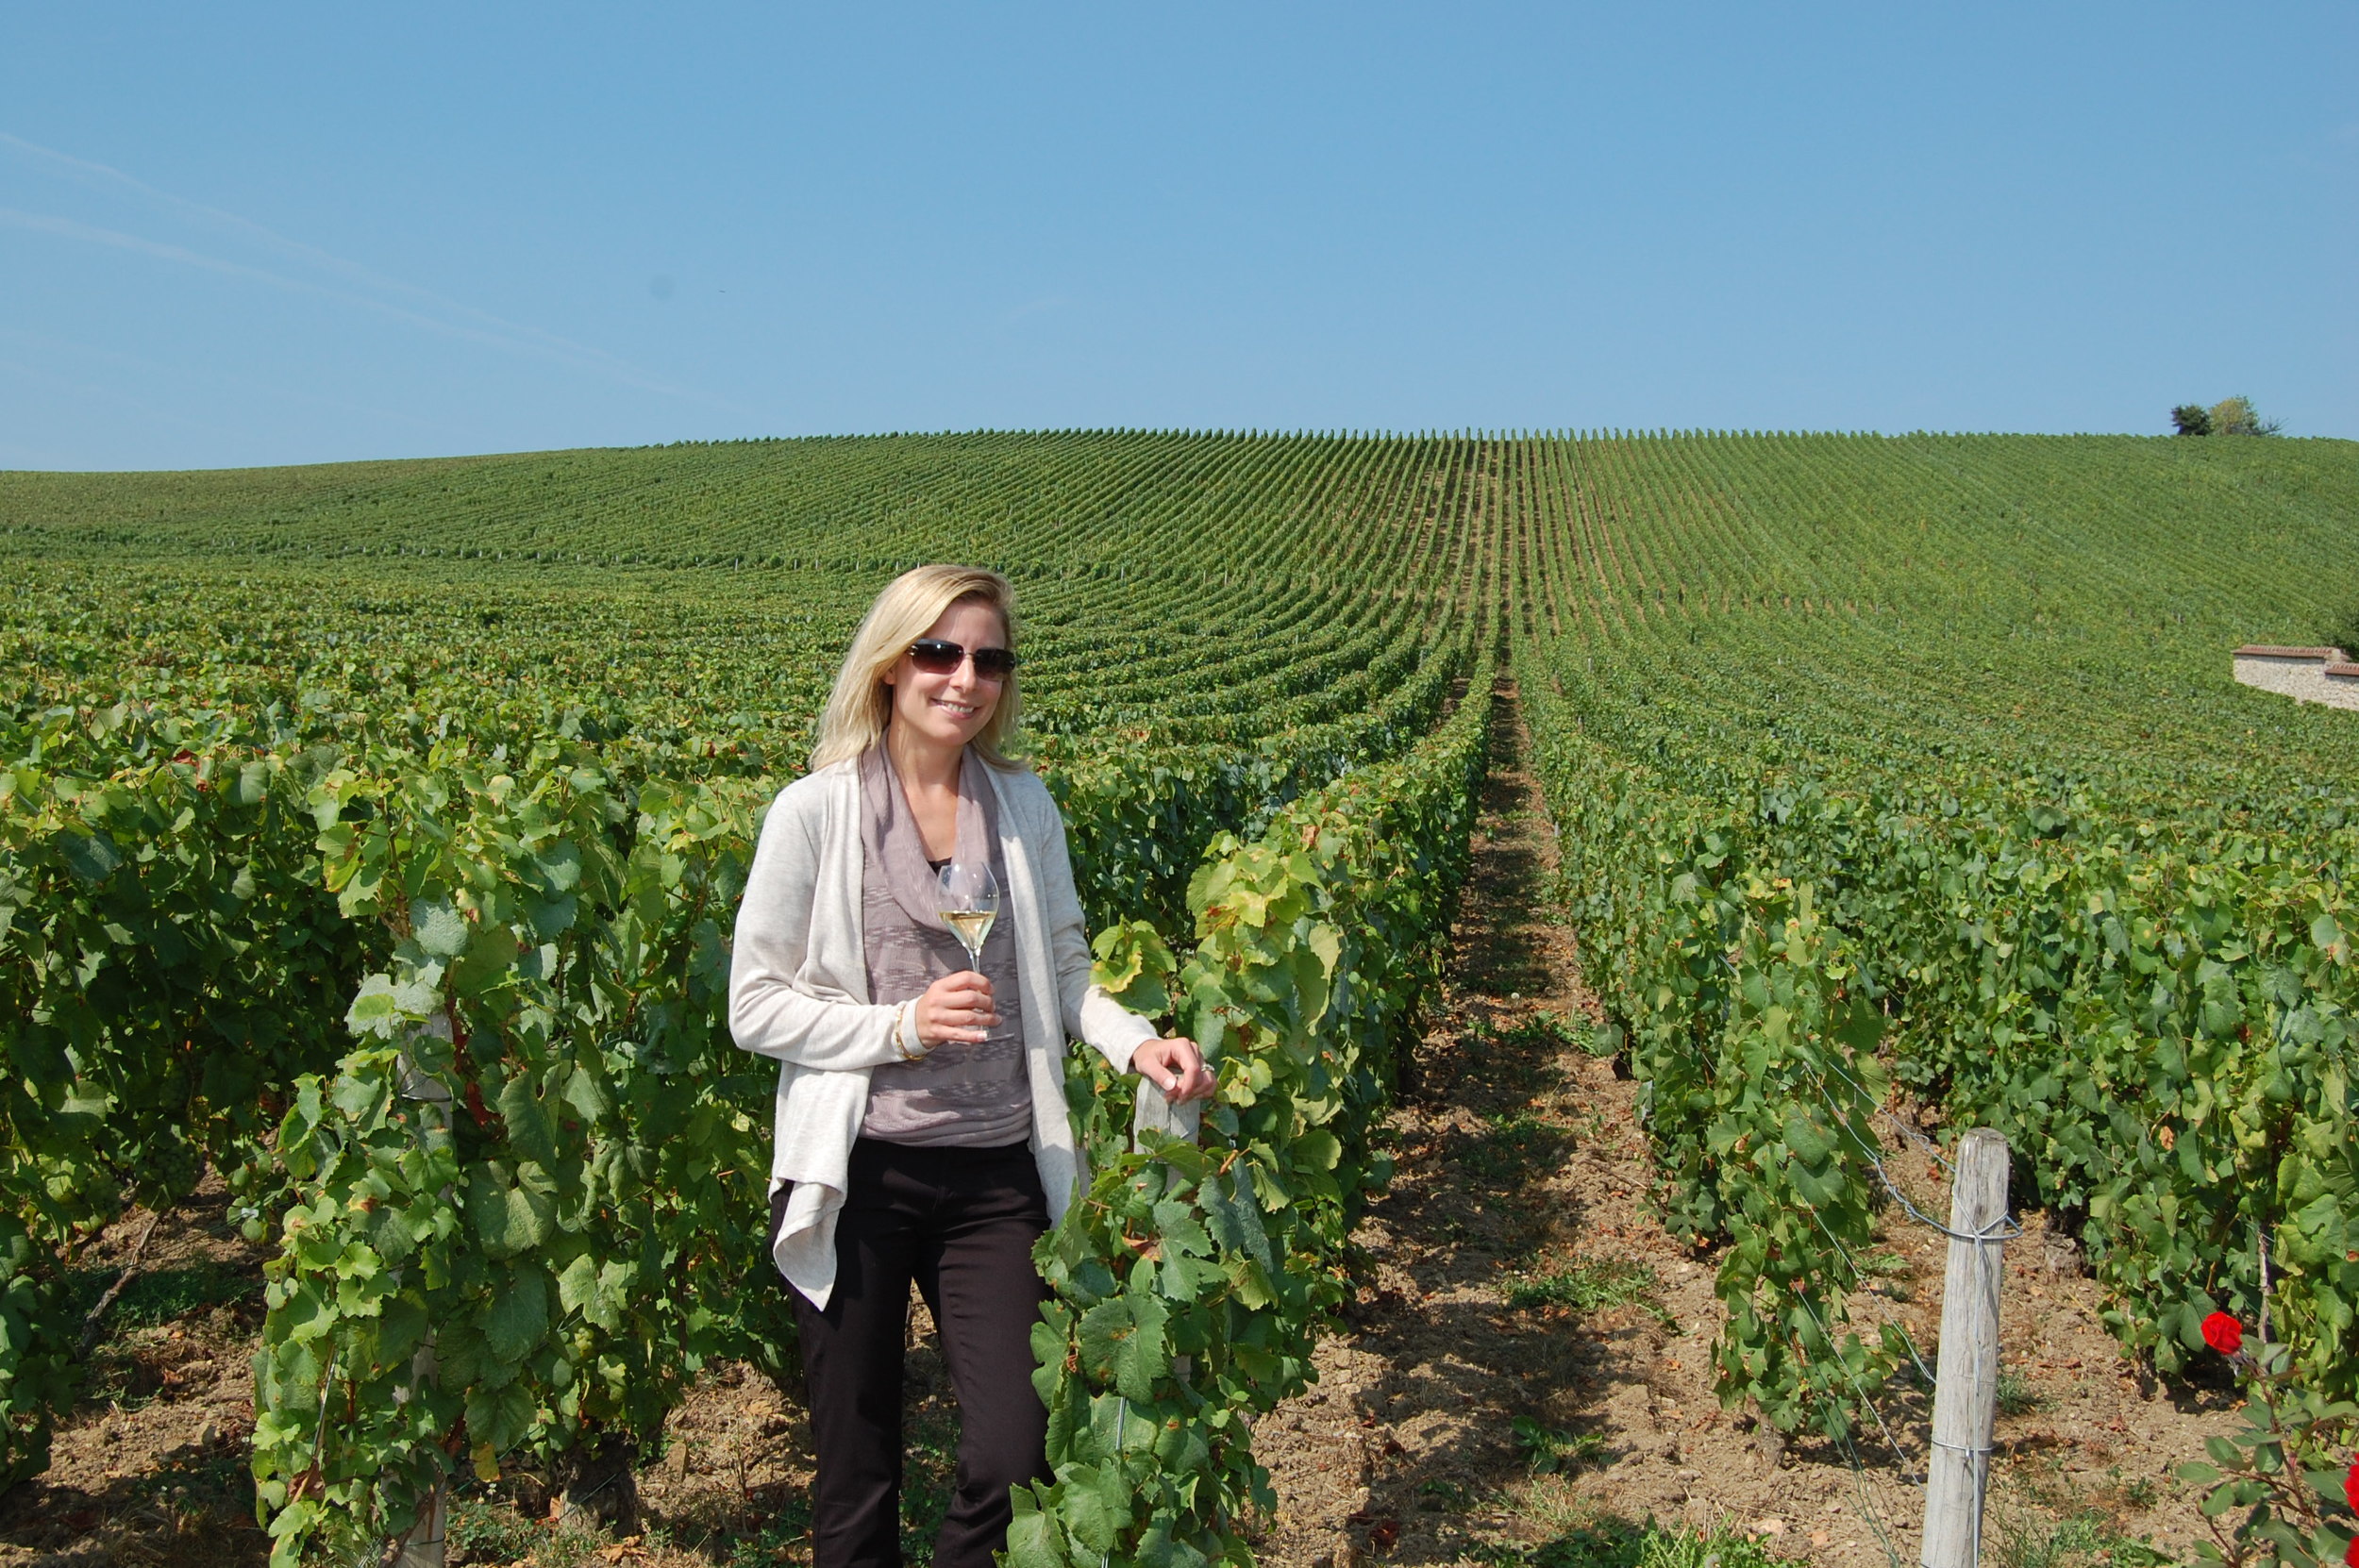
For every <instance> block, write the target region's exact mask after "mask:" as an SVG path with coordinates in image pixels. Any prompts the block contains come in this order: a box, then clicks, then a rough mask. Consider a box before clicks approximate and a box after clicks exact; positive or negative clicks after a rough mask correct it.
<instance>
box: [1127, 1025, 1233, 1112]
mask: <svg viewBox="0 0 2359 1568" xmlns="http://www.w3.org/2000/svg"><path fill="white" fill-rule="evenodd" d="M1130 1070H1131V1071H1132V1072H1134V1073H1136V1074H1138V1075H1140V1076H1142V1077H1144V1078H1146V1081H1147V1082H1149V1083H1151V1084H1153V1085H1154V1086H1155V1087H1156V1088H1158V1089H1160V1090H1162V1091H1163V1098H1165V1099H1167V1100H1169V1101H1171V1102H1172V1103H1173V1104H1174V1105H1178V1104H1180V1102H1182V1101H1185V1100H1200V1099H1203V1098H1204V1097H1205V1096H1207V1095H1209V1094H1210V1093H1212V1092H1213V1075H1212V1074H1211V1072H1209V1071H1208V1070H1207V1069H1206V1068H1205V1066H1204V1054H1203V1053H1202V1052H1201V1051H1198V1050H1197V1049H1196V1042H1195V1041H1193V1040H1150V1041H1148V1042H1147V1043H1146V1044H1144V1045H1142V1046H1140V1047H1139V1048H1138V1049H1137V1050H1136V1051H1133V1052H1132V1053H1131V1054H1130Z"/></svg>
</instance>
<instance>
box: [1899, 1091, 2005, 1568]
mask: <svg viewBox="0 0 2359 1568" xmlns="http://www.w3.org/2000/svg"><path fill="white" fill-rule="evenodd" d="M2006 1217H2007V1141H2006V1140H2005V1139H2004V1138H2002V1137H2000V1136H1999V1134H1998V1133H1996V1132H1993V1131H1992V1130H1991V1129H1990V1128H1988V1127H1976V1128H1975V1129H1974V1130H1973V1131H1972V1132H1969V1133H1967V1134H1966V1136H1965V1137H1964V1138H1963V1139H1961V1140H1959V1143H1958V1162H1957V1174H1956V1176H1955V1178H1954V1180H1953V1182H1952V1184H1951V1186H1950V1189H1949V1228H1950V1229H1951V1230H1952V1231H1954V1232H1956V1234H1955V1235H1952V1236H1951V1237H1950V1238H1949V1272H1948V1274H1947V1275H1946V1276H1944V1278H1943V1281H1942V1288H1941V1357H1940V1362H1939V1365H1938V1366H1937V1368H1936V1369H1935V1376H1934V1380H1933V1450H1932V1459H1931V1460H1928V1461H1927V1463H1926V1466H1925V1473H1926V1474H1925V1549H1924V1556H1923V1557H1922V1558H1921V1559H1920V1561H1921V1562H1923V1564H1924V1568H1975V1565H1976V1564H1977V1563H1979V1562H1980V1561H1981V1560H1982V1549H1983V1490H1984V1488H1985V1487H1986V1486H1987V1485H1988V1484H1989V1481H1990V1428H1991V1421H1992V1418H1993V1417H1994V1416H1995V1415H1996V1414H1997V1413H1998V1408H1999V1281H2000V1277H2001V1273H2002V1264H2003V1262H2004V1260H2005V1259H2004V1251H2005V1249H2004V1246H2003V1244H2002V1243H2001V1242H2000V1240H1999V1237H2000V1234H2001V1233H2002V1232H2003V1231H2004V1230H2005V1229H2006ZM1971 1237H1980V1238H1983V1240H1980V1241H1974V1240H1961V1238H1971Z"/></svg>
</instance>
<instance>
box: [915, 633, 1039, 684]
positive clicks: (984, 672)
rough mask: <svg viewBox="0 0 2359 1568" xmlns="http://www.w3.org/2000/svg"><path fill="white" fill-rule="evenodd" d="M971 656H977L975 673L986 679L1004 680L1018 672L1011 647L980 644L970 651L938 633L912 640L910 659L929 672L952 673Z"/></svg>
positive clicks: (939, 674) (931, 673)
mask: <svg viewBox="0 0 2359 1568" xmlns="http://www.w3.org/2000/svg"><path fill="white" fill-rule="evenodd" d="M969 658H972V659H974V660H975V674H976V675H977V676H980V677H981V678H982V679H984V680H1005V679H1007V678H1008V677H1009V676H1012V675H1013V674H1015V650H1014V649H1012V648H977V649H975V650H974V652H973V653H972V654H971V655H970V654H969V653H968V651H967V650H966V648H965V646H964V645H962V644H961V643H957V642H944V641H943V640H942V639H941V638H939V637H921V638H919V639H918V640H917V641H916V642H912V643H911V644H910V662H911V663H912V664H914V665H916V666H917V667H918V668H919V669H921V670H923V671H925V672H926V673H927V674H928V675H929V676H946V675H949V674H950V673H951V672H952V671H954V670H956V669H957V668H958V667H959V666H960V665H961V664H962V663H964V662H965V661H966V660H967V659H969Z"/></svg>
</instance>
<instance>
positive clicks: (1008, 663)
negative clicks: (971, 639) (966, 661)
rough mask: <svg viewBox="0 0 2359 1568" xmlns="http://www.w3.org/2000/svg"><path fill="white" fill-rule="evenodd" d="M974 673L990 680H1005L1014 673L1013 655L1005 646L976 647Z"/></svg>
mask: <svg viewBox="0 0 2359 1568" xmlns="http://www.w3.org/2000/svg"><path fill="white" fill-rule="evenodd" d="M975 673H976V674H977V675H979V676H984V677H986V678H987V679H991V680H1005V679H1007V678H1008V676H1011V675H1013V674H1014V673H1015V655H1014V654H1013V653H1012V652H1010V651H1009V650H1008V649H1006V648H977V649H976V650H975Z"/></svg>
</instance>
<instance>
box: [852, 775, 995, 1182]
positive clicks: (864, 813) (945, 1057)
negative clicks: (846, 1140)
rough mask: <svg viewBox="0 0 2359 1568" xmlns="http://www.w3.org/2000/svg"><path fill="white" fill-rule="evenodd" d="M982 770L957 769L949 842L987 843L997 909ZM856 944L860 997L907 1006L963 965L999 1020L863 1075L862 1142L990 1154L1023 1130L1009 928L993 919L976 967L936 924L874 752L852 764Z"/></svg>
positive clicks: (931, 898) (893, 792) (906, 823)
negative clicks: (975, 976) (978, 980)
mask: <svg viewBox="0 0 2359 1568" xmlns="http://www.w3.org/2000/svg"><path fill="white" fill-rule="evenodd" d="M983 767H984V764H983V763H982V762H981V761H979V760H978V759H975V758H974V757H972V756H969V757H968V758H966V759H965V760H964V761H963V762H962V764H961V765H960V768H959V816H958V842H959V847H960V848H961V849H962V850H968V849H971V848H972V847H973V846H976V845H988V846H989V854H990V857H991V873H992V876H993V877H994V878H995V879H996V880H997V882H998V884H999V887H1000V890H1001V892H1000V896H1001V900H1002V902H1003V903H1004V902H1005V901H1006V898H1007V888H1008V868H1007V866H1006V864H1005V862H1004V861H1003V859H1002V858H1001V855H1000V851H999V822H998V815H999V813H998V803H997V801H996V800H995V797H994V792H993V790H992V787H991V782H990V780H988V779H987V778H984V777H982V776H981V774H982V770H983ZM860 817H861V835H860V836H861V941H862V946H863V947H864V948H865V950H866V957H867V960H868V994H869V996H870V997H871V998H872V999H873V1000H875V1001H878V1002H884V1003H891V1002H902V1001H908V1000H912V999H913V998H915V997H917V996H920V995H922V994H924V993H925V990H926V988H927V987H928V986H929V985H931V984H933V983H934V982H935V981H936V980H939V979H941V978H942V977H943V976H945V975H955V974H957V973H959V972H960V971H961V970H962V969H967V968H969V967H972V968H975V969H978V970H979V971H980V972H981V973H982V975H983V977H984V978H985V979H988V980H989V981H990V982H991V993H992V1002H993V1006H994V1007H995V1009H996V1010H997V1012H998V1014H999V1022H998V1023H997V1024H996V1025H995V1026H993V1027H992V1030H991V1033H990V1037H989V1038H988V1039H986V1040H984V1041H982V1042H981V1043H967V1042H964V1041H948V1042H945V1043H943V1044H940V1045H937V1046H935V1047H934V1048H933V1049H932V1050H930V1051H929V1052H927V1053H926V1055H925V1056H924V1057H923V1058H921V1059H918V1060H916V1061H893V1062H889V1063H887V1064H886V1065H884V1066H882V1067H878V1068H877V1069H876V1070H875V1071H874V1072H872V1073H871V1074H870V1075H869V1078H868V1108H867V1110H866V1111H865V1112H864V1113H863V1114H862V1118H861V1128H860V1135H861V1136H862V1138H877V1139H882V1140H883V1141H885V1142H886V1143H912V1144H921V1145H928V1144H944V1143H956V1144H962V1145H966V1146H970V1147H979V1148H998V1147H1003V1146H1005V1145H1007V1144H1011V1143H1024V1142H1025V1141H1026V1140H1027V1139H1029V1137H1030V1135H1031V1131H1032V1092H1031V1085H1030V1083H1029V1080H1028V1078H1027V1076H1026V1073H1025V1067H1024V1002H1023V994H1022V988H1021V986H1020V985H1019V984H1018V983H1017V978H1016V954H1015V935H1014V932H1013V930H1012V924H1013V923H1012V922H1011V921H1008V920H1006V919H1001V920H998V921H995V922H994V923H993V925H992V928H991V934H990V935H989V936H988V937H986V938H985V939H984V940H983V952H982V961H981V962H980V963H978V964H972V965H970V963H969V962H968V959H967V955H966V949H965V948H964V947H963V946H962V945H961V944H960V942H959V939H958V938H957V937H956V936H954V935H952V934H951V931H950V928H949V926H947V925H945V923H944V921H943V919H942V911H941V909H940V908H939V906H938V904H937V902H936V899H935V887H936V884H935V879H934V867H933V866H932V865H930V864H929V862H928V860H927V858H926V840H925V836H924V835H923V834H922V833H920V832H919V831H918V826H917V819H916V817H915V815H914V814H913V813H912V812H911V810H910V807H909V798H908V797H907V796H906V795H904V794H903V793H902V792H901V783H900V778H899V776H897V775H896V774H895V772H894V769H893V763H892V761H891V759H888V758H887V757H886V755H885V748H884V747H883V746H882V745H878V746H877V747H875V748H874V749H872V750H871V751H870V752H869V753H868V754H867V755H866V756H865V757H863V758H862V759H861V813H860Z"/></svg>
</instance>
